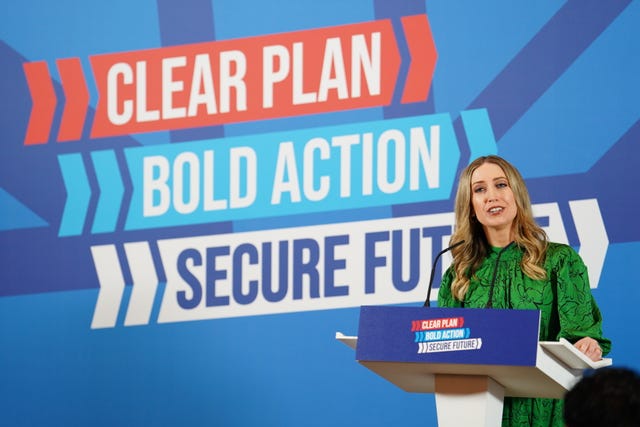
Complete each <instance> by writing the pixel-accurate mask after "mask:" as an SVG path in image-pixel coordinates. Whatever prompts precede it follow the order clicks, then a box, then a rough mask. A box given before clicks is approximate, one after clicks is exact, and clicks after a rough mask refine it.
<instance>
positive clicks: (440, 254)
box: [423, 240, 464, 307]
mask: <svg viewBox="0 0 640 427" xmlns="http://www.w3.org/2000/svg"><path fill="white" fill-rule="evenodd" d="M463 243H464V240H460V241H459V242H457V243H454V244H453V245H451V246H449V247H448V248H444V249H443V250H441V251H440V252H438V255H436V257H435V258H434V259H433V264H432V265H431V276H430V277H429V287H427V299H426V300H424V305H423V307H431V302H430V301H429V300H430V299H431V286H432V285H433V278H434V276H435V273H436V265H437V264H438V260H439V259H440V257H441V256H442V254H444V253H445V252H448V251H450V250H451V249H453V248H457V247H458V246H460V245H461V244H463Z"/></svg>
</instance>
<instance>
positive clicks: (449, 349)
mask: <svg viewBox="0 0 640 427" xmlns="http://www.w3.org/2000/svg"><path fill="white" fill-rule="evenodd" d="M539 325H540V312H539V311H537V310H498V309H492V310H484V309H471V308H437V309H433V308H423V307H402V308H401V309H399V307H384V306H382V307H381V306H364V307H362V308H361V310H360V325H359V332H358V343H357V347H356V359H357V360H359V361H361V362H362V361H386V362H419V363H448V364H457V363H459V364H475V365H508V366H535V365H536V355H537V347H538V335H539Z"/></svg>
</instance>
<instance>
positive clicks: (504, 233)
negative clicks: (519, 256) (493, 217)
mask: <svg viewBox="0 0 640 427" xmlns="http://www.w3.org/2000/svg"><path fill="white" fill-rule="evenodd" d="M484 234H485V236H486V237H487V242H489V245H491V246H493V247H494V248H504V247H505V246H507V245H509V243H511V242H513V239H514V236H513V233H512V232H511V230H510V229H506V230H495V229H487V228H485V230H484Z"/></svg>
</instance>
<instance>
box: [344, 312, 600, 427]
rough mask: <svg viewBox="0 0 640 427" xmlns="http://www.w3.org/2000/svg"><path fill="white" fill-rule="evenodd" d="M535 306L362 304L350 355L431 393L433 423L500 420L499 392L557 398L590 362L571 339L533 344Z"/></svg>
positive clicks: (445, 426)
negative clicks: (526, 307)
mask: <svg viewBox="0 0 640 427" xmlns="http://www.w3.org/2000/svg"><path fill="white" fill-rule="evenodd" d="M539 324H540V312H539V311H536V310H497V309H489V310H486V309H468V308H466V309H459V308H423V307H389V306H386V307H384V306H383V307H377V306H365V307H362V308H361V310H360V324H359V328H358V336H357V337H355V336H345V335H343V334H341V333H339V332H338V333H337V334H336V338H337V339H338V340H340V341H342V342H344V343H345V344H347V345H349V346H350V347H352V348H354V349H355V350H356V359H357V361H358V362H359V363H360V364H362V365H364V366H366V367H367V368H369V369H370V370H372V371H373V372H375V373H376V374H378V375H380V376H381V377H383V378H385V379H387V380H388V381H390V382H391V383H393V384H395V385H397V386H398V387H400V388H401V389H403V390H405V391H408V392H412V393H435V398H436V407H437V413H438V425H439V426H441V427H449V426H451V427H458V426H462V425H464V426H487V427H488V426H500V424H501V421H502V406H503V399H504V397H505V396H516V397H549V398H563V397H564V394H565V392H566V391H567V390H569V389H570V388H571V387H572V386H573V385H574V384H575V383H576V382H577V381H578V380H579V379H580V378H581V376H582V372H583V370H584V369H586V368H594V369H595V368H599V367H602V366H607V365H610V364H611V359H603V360H601V361H599V362H592V361H591V360H589V359H588V358H587V357H586V356H584V355H583V354H582V353H580V352H579V351H578V350H576V349H575V348H574V347H573V345H571V343H569V342H567V341H566V340H561V341H559V342H539V341H538V334H539V331H538V329H539Z"/></svg>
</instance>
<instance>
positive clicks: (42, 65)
mask: <svg viewBox="0 0 640 427" xmlns="http://www.w3.org/2000/svg"><path fill="white" fill-rule="evenodd" d="M23 69H24V73H25V76H26V78H27V84H28V85H29V92H31V100H32V102H33V105H32V106H31V115H30V116H29V125H28V127H27V132H26V134H25V137H24V145H33V144H44V143H46V142H47V141H49V133H50V132H51V124H52V123H53V115H54V113H55V110H56V103H57V98H56V93H55V90H54V89H53V83H52V82H51V75H50V74H49V67H47V63H46V62H44V61H37V62H27V63H25V64H23Z"/></svg>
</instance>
